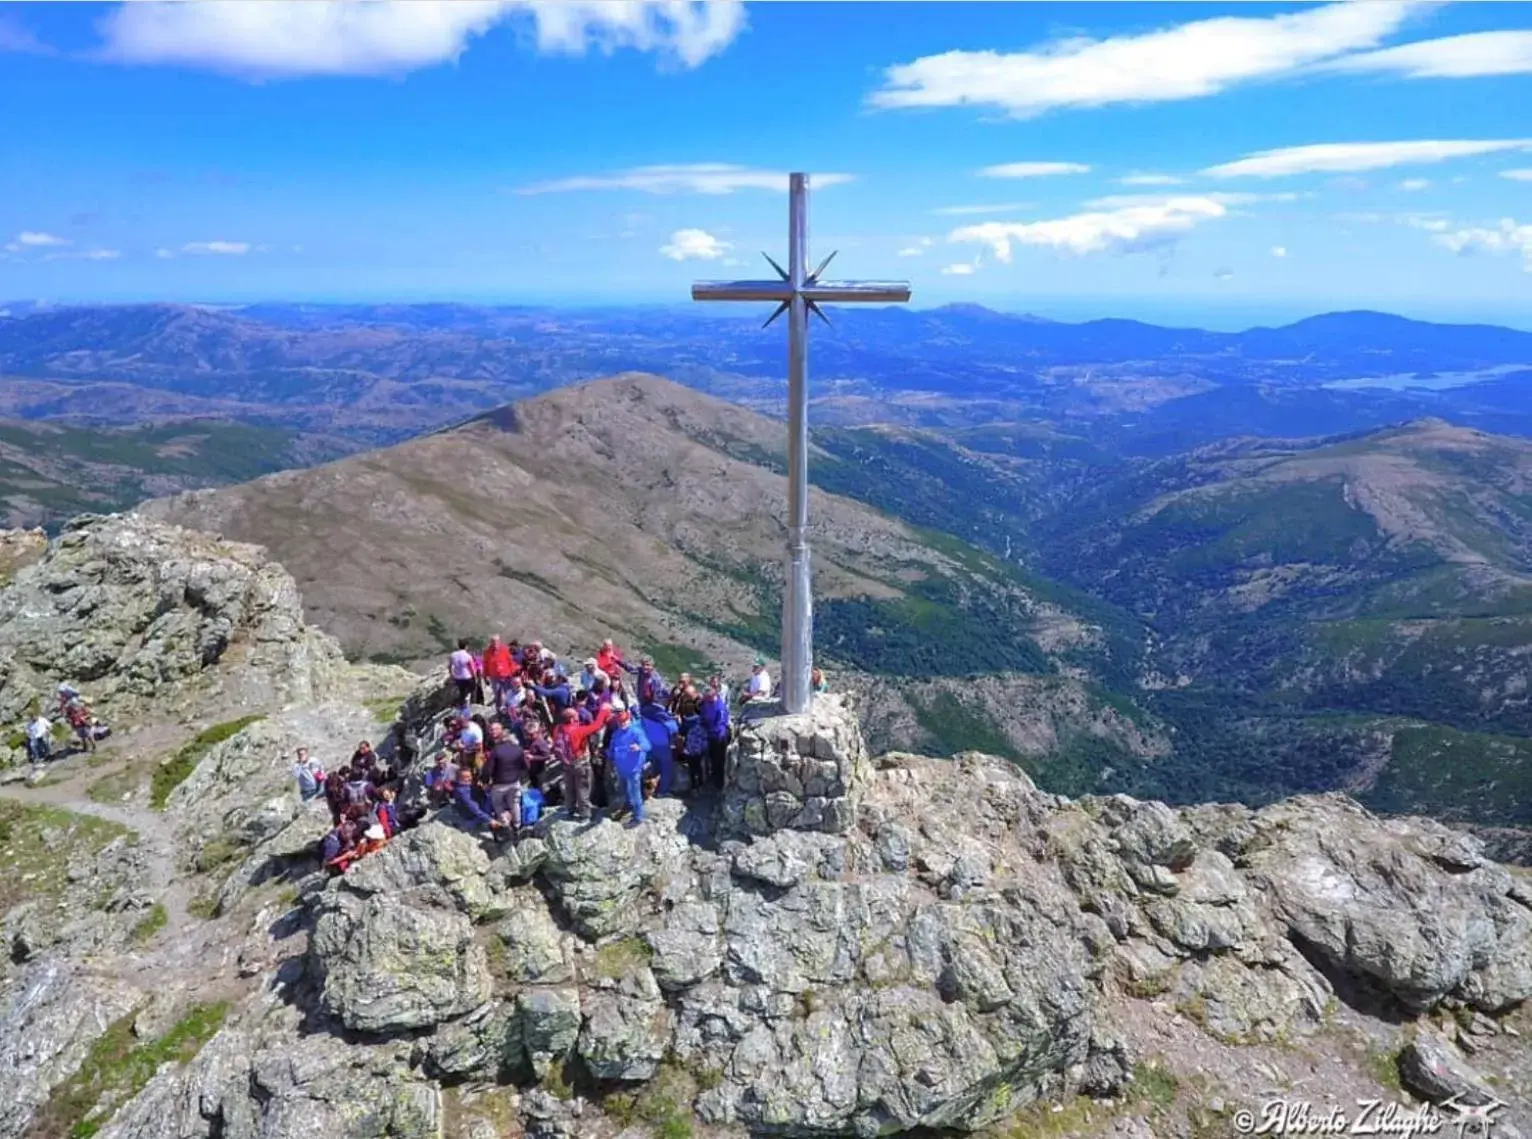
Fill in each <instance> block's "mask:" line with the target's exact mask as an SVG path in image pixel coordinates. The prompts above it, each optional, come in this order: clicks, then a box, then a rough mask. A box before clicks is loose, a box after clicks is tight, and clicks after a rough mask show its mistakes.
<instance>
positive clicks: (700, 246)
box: [660, 229, 734, 261]
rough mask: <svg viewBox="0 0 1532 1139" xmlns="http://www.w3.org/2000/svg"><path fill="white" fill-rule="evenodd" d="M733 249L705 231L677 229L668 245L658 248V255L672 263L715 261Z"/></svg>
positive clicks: (725, 242) (727, 243)
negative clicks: (667, 258)
mask: <svg viewBox="0 0 1532 1139" xmlns="http://www.w3.org/2000/svg"><path fill="white" fill-rule="evenodd" d="M733 248H734V246H733V245H731V244H730V243H729V242H727V241H719V240H718V238H716V237H714V236H713V235H712V234H711V233H709V232H708V231H707V230H705V229H678V230H676V231H675V232H674V233H672V234H671V235H670V243H669V244H668V245H662V246H660V253H661V254H663V255H664V256H666V257H669V258H670V259H671V260H672V261H717V260H720V259H721V258H723V257H724V255H725V254H727V253H728V252H729V250H731V249H733Z"/></svg>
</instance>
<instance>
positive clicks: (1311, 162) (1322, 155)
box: [1203, 138, 1532, 178]
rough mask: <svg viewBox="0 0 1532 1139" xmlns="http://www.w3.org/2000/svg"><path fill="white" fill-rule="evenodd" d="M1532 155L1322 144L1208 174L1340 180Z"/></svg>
mask: <svg viewBox="0 0 1532 1139" xmlns="http://www.w3.org/2000/svg"><path fill="white" fill-rule="evenodd" d="M1528 149H1532V139H1525V138H1489V139H1417V140H1413V141H1409V142H1323V143H1317V144H1314V145H1312V146H1284V147H1280V148H1279V149H1276V150H1260V151H1257V152H1256V153H1254V154H1247V155H1246V156H1245V157H1244V158H1241V159H1239V160H1237V161H1235V162H1225V163H1223V164H1222V165H1219V166H1210V167H1208V168H1207V169H1206V170H1204V171H1203V173H1204V174H1207V175H1211V176H1212V177H1214V178H1285V177H1287V176H1289V175H1292V174H1341V173H1348V172H1354V171H1357V170H1382V169H1385V168H1387V167H1391V166H1411V165H1420V164H1424V163H1429V162H1445V161H1447V160H1448V159H1451V158H1471V157H1473V156H1474V155H1477V154H1498V153H1501V152H1503V151H1507V150H1528Z"/></svg>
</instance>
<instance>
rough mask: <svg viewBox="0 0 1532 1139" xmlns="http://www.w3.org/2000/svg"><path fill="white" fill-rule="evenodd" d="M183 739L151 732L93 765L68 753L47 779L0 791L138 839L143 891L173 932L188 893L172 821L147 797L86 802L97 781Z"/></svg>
mask: <svg viewBox="0 0 1532 1139" xmlns="http://www.w3.org/2000/svg"><path fill="white" fill-rule="evenodd" d="M186 734H187V733H186V732H185V731H184V730H182V729H176V728H168V729H167V728H154V729H144V730H141V731H136V732H132V733H128V734H125V735H123V736H122V737H121V738H118V739H111V740H107V741H104V742H103V743H102V744H101V745H100V747H99V751H98V753H97V756H96V757H95V758H96V762H95V764H94V765H92V763H91V758H92V757H91V756H90V755H89V754H88V753H84V752H73V753H70V754H69V755H67V756H65V757H63V758H60V759H55V760H53V761H52V762H50V763H49V764H47V765H46V767H45V768H44V770H45V772H46V775H45V777H44V779H43V781H42V782H41V783H38V784H29V783H25V782H16V783H8V784H5V785H3V786H0V799H6V800H10V801H11V802H15V803H23V804H27V805H29V806H51V807H61V808H63V809H65V810H68V811H73V812H74V813H75V814H79V815H89V816H91V817H92V818H97V819H104V820H106V821H107V822H110V823H116V824H117V825H119V826H123V827H127V828H128V829H129V830H131V831H133V832H134V833H135V834H136V835H138V843H139V849H140V850H141V851H142V852H143V854H144V857H145V863H146V866H147V869H148V880H147V881H145V882H144V883H143V885H144V888H145V889H146V890H147V891H149V892H150V893H152V894H153V895H154V896H155V900H156V901H158V902H159V903H160V904H161V905H162V906H164V907H165V912H166V915H167V918H168V921H167V924H168V925H171V926H172V927H173V928H174V927H177V926H179V925H184V923H185V921H186V919H187V904H188V903H189V902H190V901H191V897H192V891H191V888H190V886H189V885H188V884H187V883H186V882H185V881H184V880H183V879H182V878H181V876H180V875H179V873H178V871H177V867H176V858H175V853H176V850H177V840H176V828H175V826H174V825H173V823H172V822H171V820H170V819H168V818H166V817H165V816H164V815H163V814H161V813H160V812H159V811H156V810H155V809H154V808H153V807H151V806H150V805H149V802H148V797H147V796H146V795H140V794H136V793H135V794H134V795H133V797H132V798H131V799H130V800H127V801H123V802H116V803H102V802H98V801H97V800H95V799H92V798H91V796H90V788H91V786H92V785H93V784H95V783H96V782H97V781H98V780H101V779H105V778H107V777H109V776H112V775H116V774H120V773H122V772H124V771H126V770H128V769H129V768H131V767H133V766H134V765H135V764H142V763H144V762H145V761H147V760H149V759H150V758H151V757H155V756H160V755H164V754H167V751H168V749H171V748H173V747H175V746H177V745H178V744H179V743H181V742H183V741H184V737H185V736H186Z"/></svg>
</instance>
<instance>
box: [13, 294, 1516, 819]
mask: <svg viewBox="0 0 1532 1139" xmlns="http://www.w3.org/2000/svg"><path fill="white" fill-rule="evenodd" d="M11 311H12V312H13V313H14V311H15V310H14V308H13V309H12V310H11ZM832 319H833V320H834V321H835V326H834V328H833V329H823V328H816V330H815V334H814V335H815V341H814V355H813V361H814V364H813V366H814V392H815V395H816V399H815V404H814V409H813V413H812V414H813V420H814V431H813V435H814V443H815V448H814V452H813V455H812V458H811V477H812V478H813V480H814V482H815V483H816V485H817V486H818V487H819V488H820V490H821V491H822V492H823V494H824V497H823V498H821V499H819V500H817V501H816V506H815V510H816V525H817V526H818V527H819V529H818V531H817V533H816V543H817V545H816V549H817V554H818V561H817V562H816V572H817V574H818V575H819V576H818V580H817V582H816V585H817V588H818V590H819V592H820V594H821V596H822V598H823V604H822V606H821V608H820V611H819V616H820V621H819V636H820V637H821V643H820V645H819V651H820V653H821V654H822V655H823V657H824V659H825V660H827V661H829V662H831V663H832V664H833V665H834V667H835V669H836V670H837V676H838V683H842V684H845V685H848V686H852V687H856V688H858V689H859V690H860V691H861V692H862V693H863V697H864V701H863V703H864V707H865V708H866V709H867V710H868V730H869V732H870V733H871V734H872V736H873V741H874V745H875V746H877V747H891V746H910V747H915V748H918V749H927V750H930V749H936V750H951V749H958V748H961V747H975V748H980V749H982V750H989V751H996V752H999V753H1002V754H1008V755H1011V756H1013V757H1015V758H1017V759H1018V761H1019V762H1023V763H1026V764H1028V765H1029V768H1030V769H1031V770H1032V771H1033V772H1034V774H1036V775H1037V776H1038V777H1039V778H1040V779H1042V780H1043V781H1044V782H1045V784H1047V785H1049V786H1051V787H1055V788H1057V789H1060V790H1065V791H1069V792H1081V791H1092V790H1096V791H1099V790H1123V791H1128V792H1130V793H1133V794H1138V795H1143V796H1146V797H1168V798H1172V799H1205V798H1217V797H1239V798H1244V799H1248V800H1262V799H1267V798H1271V797H1273V796H1275V795H1281V794H1287V793H1291V792H1295V791H1317V790H1326V789H1331V788H1335V787H1346V788H1349V789H1351V790H1353V791H1354V792H1356V793H1357V794H1359V795H1362V796H1363V797H1364V798H1366V800H1367V801H1368V802H1371V803H1373V804H1374V805H1376V806H1380V807H1386V808H1387V809H1390V810H1423V811H1427V812H1429V813H1433V814H1438V815H1442V816H1444V817H1448V818H1454V819H1461V820H1474V821H1477V822H1481V823H1496V824H1504V825H1512V826H1532V695H1529V689H1528V687H1527V682H1526V677H1525V667H1524V661H1525V660H1526V658H1527V654H1528V652H1529V651H1532V489H1529V488H1532V443H1528V442H1526V441H1525V440H1524V439H1522V438H1518V436H1532V398H1529V397H1532V391H1529V387H1528V385H1529V383H1532V334H1528V333H1522V332H1516V331H1512V330H1508V329H1503V328H1493V327H1487V326H1456V325H1453V326H1449V325H1432V324H1422V323H1419V322H1413V321H1407V320H1403V319H1401V318H1398V317H1392V316H1387V315H1383V314H1377V313H1335V314H1329V315H1326V316H1322V317H1315V318H1312V319H1310V320H1306V321H1300V322H1298V323H1297V324H1293V325H1289V326H1286V327H1284V328H1279V329H1252V330H1249V331H1246V332H1243V333H1213V332H1202V331H1198V330H1180V329H1165V328H1157V327H1154V326H1151V325H1145V324H1140V323H1137V322H1132V321H1095V322H1090V323H1087V324H1060V323H1056V322H1051V321H1045V320H1040V319H1037V318H1034V317H1025V316H1010V315H1005V314H1000V313H994V312H990V311H988V310H986V309H983V308H979V307H977V306H951V307H949V308H945V309H938V310H931V311H918V310H917V311H903V310H896V309H889V310H872V311H856V312H835V313H833V314H832ZM783 356H784V348H783V344H782V341H781V336H780V330H778V329H769V330H764V331H763V330H761V329H760V328H758V327H757V326H756V325H755V324H754V323H752V322H751V321H748V320H742V319H737V318H732V317H728V318H725V317H720V316H718V315H716V314H713V313H710V312H705V311H703V310H700V309H693V308H684V309H677V308H655V309H647V310H638V309H623V310H591V311H583V312H569V311H555V310H546V309H530V308H496V309H487V308H474V307H465V306H453V305H424V306H306V305H264V306H251V307H248V308H245V309H243V310H240V311H238V312H232V311H215V310H208V309H199V308H190V307H172V306H137V307H112V306H104V307H97V308H76V309H57V310H44V311H37V312H27V313H22V314H20V315H11V316H8V317H4V318H0V371H3V373H4V375H5V376H6V377H8V378H6V379H3V380H0V413H3V414H7V415H10V416H12V417H15V418H14V419H13V422H12V423H11V424H9V425H8V426H4V427H3V428H0V503H3V504H4V509H5V511H6V513H7V516H8V518H9V519H10V520H11V521H13V522H32V521H43V522H48V523H50V524H54V523H57V522H58V521H59V520H60V519H62V518H63V517H65V516H67V515H68V514H69V513H71V512H73V511H76V510H79V509H115V508H119V507H122V506H126V505H129V504H131V503H132V502H134V501H136V500H138V499H141V498H144V497H148V496H152V495H165V494H174V493H175V492H177V491H182V490H188V489H192V488H196V487H218V486H222V485H224V484H228V483H234V482H240V481H241V480H245V479H249V478H251V477H253V476H255V475H259V474H263V473H265V472H267V471H273V470H278V469H280V468H284V467H292V468H307V467H309V465H310V464H314V463H322V462H325V460H328V459H333V458H338V457H340V456H345V455H347V453H348V452H349V451H354V450H357V449H361V448H366V447H369V446H373V445H376V444H379V443H386V444H394V443H397V445H394V446H391V447H389V448H388V449H385V450H381V451H368V452H367V453H363V454H351V455H349V457H343V458H340V459H339V461H338V462H334V463H330V464H328V465H324V466H316V467H312V468H311V469H293V470H289V471H286V472H285V473H281V474H275V475H271V476H270V477H266V478H260V479H257V480H256V481H254V482H245V483H243V485H240V486H237V487H232V488H230V489H226V490H202V491H197V492H196V493H191V494H180V495H177V496H175V497H171V498H169V499H164V500H162V501H158V502H156V503H155V504H153V505H152V506H151V507H149V508H148V509H149V510H151V511H152V512H154V513H157V514H159V515H161V516H163V517H168V518H173V519H175V520H177V521H182V522H186V523H188V524H191V525H197V526H205V527H209V528H212V529H215V530H220V531H223V532H225V533H228V534H229V535H230V536H231V537H235V538H242V539H249V540H253V541H258V542H262V543H264V544H266V545H268V546H270V547H271V548H272V550H273V552H274V553H275V554H276V556H277V557H278V558H279V559H280V560H281V561H282V562H283V563H284V564H286V565H287V566H288V568H289V569H291V570H292V571H293V572H294V573H295V574H297V576H298V577H299V579H300V581H301V583H302V584H303V585H304V592H305V596H306V598H307V599H308V602H309V604H310V606H311V608H312V609H313V614H312V615H313V617H314V618H315V619H316V620H317V622H318V623H320V624H321V625H324V626H325V627H327V628H330V629H332V630H333V631H334V632H336V633H337V634H339V635H340V636H341V637H342V638H343V639H344V640H345V641H346V643H347V644H348V646H349V647H350V648H351V649H352V650H353V651H354V652H357V653H361V654H364V655H370V656H373V657H378V658H383V659H395V660H409V661H416V660H424V659H431V658H434V657H435V656H436V655H438V654H439V653H440V651H441V649H442V647H443V646H444V645H445V644H447V643H448V642H449V641H451V640H452V639H453V638H454V637H456V636H457V635H459V634H462V633H470V634H477V633H482V632H487V631H488V627H496V626H498V627H504V628H506V629H508V630H509V629H516V630H522V631H525V630H526V629H528V628H531V627H537V628H541V629H543V630H544V631H545V632H546V633H547V635H548V636H549V637H550V638H551V639H562V640H564V641H566V642H567V643H571V644H573V643H585V642H587V641H589V640H590V638H592V637H594V636H597V635H599V634H601V633H602V632H603V631H604V630H606V629H613V630H616V631H618V632H619V633H620V634H621V635H622V636H623V637H624V638H626V639H627V640H629V642H630V643H632V644H635V645H639V646H642V647H646V648H648V649H650V650H651V651H653V652H654V653H655V654H656V655H657V656H661V657H663V658H664V659H665V660H666V661H667V662H668V663H669V664H670V665H671V666H672V669H674V668H679V667H683V666H694V667H697V668H700V667H703V666H705V665H710V664H715V663H716V664H721V665H733V666H736V667H737V666H738V665H739V664H740V663H741V662H743V661H745V660H747V659H748V658H749V656H751V655H753V654H754V653H755V652H756V651H766V652H768V653H770V652H772V651H773V650H774V649H775V647H776V643H777V640H778V631H777V628H776V625H775V613H776V611H777V605H778V601H779V597H780V572H781V571H780V558H779V554H780V547H781V537H782V535H781V510H782V499H783V497H784V496H783V493H782V478H781V472H782V470H783V460H782V442H783V433H782V428H781V425H780V423H779V422H774V421H773V420H772V419H771V418H769V415H770V414H774V413H776V412H778V411H779V409H780V406H781V398H782V391H781V379H780V377H781V370H782V364H783ZM633 367H638V368H646V369H649V370H663V371H664V372H666V373H668V374H669V375H671V376H672V377H674V378H676V379H678V380H682V381H684V383H685V386H684V387H683V386H677V385H676V384H672V383H667V382H665V381H662V380H658V379H655V378H653V377H649V378H636V377H632V376H630V377H627V378H624V379H622V380H619V381H607V382H604V383H597V384H591V385H586V386H579V385H578V383H577V382H578V381H582V380H584V379H586V378H588V377H590V376H593V375H605V374H609V373H612V372H616V371H618V370H620V369H624V368H633ZM552 389H559V390H552ZM719 397H722V400H727V401H729V402H722V400H721V399H720V398H719ZM511 401H515V402H514V403H513V402H511ZM762 413H766V414H762ZM188 416H193V417H196V418H192V419H188V418H187V417H188ZM107 425H110V430H109V431H108V430H102V428H103V427H105V426H107ZM411 437H413V438H411ZM402 439H408V441H406V442H402V443H398V442H397V441H399V440H402Z"/></svg>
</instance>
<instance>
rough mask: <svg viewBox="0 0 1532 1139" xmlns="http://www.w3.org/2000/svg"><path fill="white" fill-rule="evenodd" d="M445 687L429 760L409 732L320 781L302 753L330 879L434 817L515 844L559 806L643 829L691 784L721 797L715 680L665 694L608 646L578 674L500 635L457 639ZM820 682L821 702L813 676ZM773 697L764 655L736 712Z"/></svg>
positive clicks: (719, 690)
mask: <svg viewBox="0 0 1532 1139" xmlns="http://www.w3.org/2000/svg"><path fill="white" fill-rule="evenodd" d="M447 676H448V678H449V680H450V682H451V691H452V707H451V708H450V709H448V711H447V712H446V714H445V716H443V717H442V718H441V733H440V738H439V740H437V741H433V742H434V744H435V747H434V754H432V755H431V756H429V757H426V756H423V755H422V751H423V749H422V747H421V746H420V741H419V740H417V739H414V738H412V736H411V734H410V732H409V731H408V729H407V728H406V727H405V725H403V724H399V725H396V731H395V736H394V741H393V743H394V747H393V752H392V756H391V762H388V763H385V762H384V761H383V760H382V759H381V758H380V757H379V755H378V753H377V752H376V751H375V750H374V749H373V747H372V745H371V744H370V743H369V742H367V741H365V740H364V741H362V743H361V744H360V745H359V746H358V747H357V749H356V751H355V752H354V753H353V754H352V756H351V759H350V760H349V762H348V763H347V764H346V765H345V766H343V767H341V768H340V769H338V770H336V771H332V772H329V773H326V772H325V771H324V770H323V766H322V765H321V764H320V763H319V762H318V761H317V760H315V759H313V758H311V757H310V756H309V755H308V754H307V752H306V750H303V749H300V751H299V753H298V756H297V760H296V762H295V763H294V765H293V774H294V776H295V778H296V779H297V781H298V790H299V794H300V795H301V796H302V797H304V798H305V799H317V798H319V797H321V796H322V797H323V798H324V799H325V801H326V803H327V804H328V806H329V808H330V815H331V821H332V823H333V826H332V829H331V830H330V831H329V833H328V834H326V835H325V837H324V839H323V840H322V842H321V856H322V858H323V861H324V863H325V865H326V866H328V867H329V868H331V869H332V870H333V871H336V872H344V871H345V869H346V868H347V867H348V866H350V865H351V864H352V863H353V862H355V861H356V860H357V859H359V858H362V857H363V856H365V855H366V854H368V853H370V852H371V851H373V850H376V849H378V848H379V847H381V846H382V845H383V844H384V843H386V842H387V841H388V840H389V839H390V838H392V837H393V835H395V834H396V833H398V832H399V831H400V830H405V829H408V828H410V827H412V826H415V825H416V824H417V823H419V822H420V821H421V819H423V818H424V817H425V816H426V815H427V813H429V812H430V811H431V810H432V809H433V808H436V809H447V810H450V811H451V812H452V813H453V814H454V815H455V816H456V821H457V822H458V824H459V825H461V826H463V827H465V828H467V829H470V830H483V831H486V832H488V833H490V834H492V835H494V836H495V837H496V838H498V839H500V840H501V841H512V842H515V841H519V839H520V838H521V836H522V835H523V834H524V833H525V832H526V830H527V828H529V827H531V826H532V825H533V824H535V823H536V822H537V821H538V820H539V819H540V818H541V817H542V815H543V813H544V812H545V811H548V810H551V809H552V808H554V807H557V806H562V808H563V810H564V811H565V812H566V813H567V814H568V816H569V817H570V818H572V819H576V820H589V819H591V818H592V817H593V814H594V813H595V812H603V813H605V814H606V815H607V816H608V817H610V818H614V819H619V818H623V817H624V816H627V817H628V825H630V826H640V825H642V824H643V822H644V802H645V800H646V799H649V798H651V797H653V796H661V797H664V796H672V795H676V794H678V793H682V792H683V784H684V793H685V794H697V793H700V792H705V791H709V790H712V791H717V790H721V789H722V788H723V786H724V776H725V766H726V761H727V756H728V750H729V742H730V739H731V736H732V733H733V717H732V715H731V709H730V698H731V690H730V687H729V685H728V684H726V683H725V682H724V681H723V679H722V678H721V677H720V676H718V675H716V674H715V675H713V676H709V677H708V678H707V679H706V680H702V679H700V678H698V677H693V676H692V675H691V674H690V673H686V672H683V673H681V674H680V675H679V676H678V677H677V678H676V679H675V681H674V683H671V682H669V681H667V680H666V679H665V677H663V676H661V674H660V673H659V671H658V670H657V669H656V668H655V665H654V661H653V659H652V658H650V657H648V656H644V657H640V658H639V660H638V662H637V663H636V664H634V663H630V662H629V660H628V659H627V658H626V657H625V656H624V655H623V654H622V653H621V652H619V651H618V649H617V647H616V646H615V645H614V644H613V643H612V641H610V640H608V641H605V642H603V644H602V645H601V647H600V649H599V650H598V651H597V652H596V654H595V655H594V656H591V657H588V658H586V660H584V661H583V662H582V664H581V665H580V667H579V669H578V670H572V669H571V668H569V667H567V666H566V665H565V663H564V662H563V661H561V660H560V659H559V658H558V657H557V656H556V655H555V654H554V653H553V652H551V651H550V650H549V649H547V648H546V647H545V646H544V645H543V644H541V643H540V642H538V641H530V642H528V643H527V644H525V645H523V644H520V643H518V642H517V641H514V640H512V641H505V640H502V639H501V638H500V637H498V636H496V637H491V638H490V641H489V643H488V644H487V645H485V646H484V648H483V649H482V651H478V652H476V651H474V650H473V649H472V648H470V645H469V642H468V641H466V640H463V641H459V642H458V646H457V648H456V649H455V650H453V652H452V653H451V655H450V656H449V657H448V660H447ZM814 683H815V687H816V689H817V690H821V691H822V690H823V688H824V679H823V676H822V674H821V673H819V671H818V670H815V673H814ZM772 692H773V690H772V679H771V674H770V672H769V671H768V670H767V667H766V661H765V660H764V659H763V658H760V657H757V658H756V661H755V664H754V666H753V667H752V669H751V673H750V678H749V680H747V681H746V682H745V684H744V685H743V686H742V688H741V691H740V693H739V698H738V702H739V703H740V704H744V703H749V702H752V701H769V700H770V699H771V698H772ZM422 760H425V761H426V762H421V761H422ZM417 764H418V769H417ZM401 797H403V802H402V803H401Z"/></svg>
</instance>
